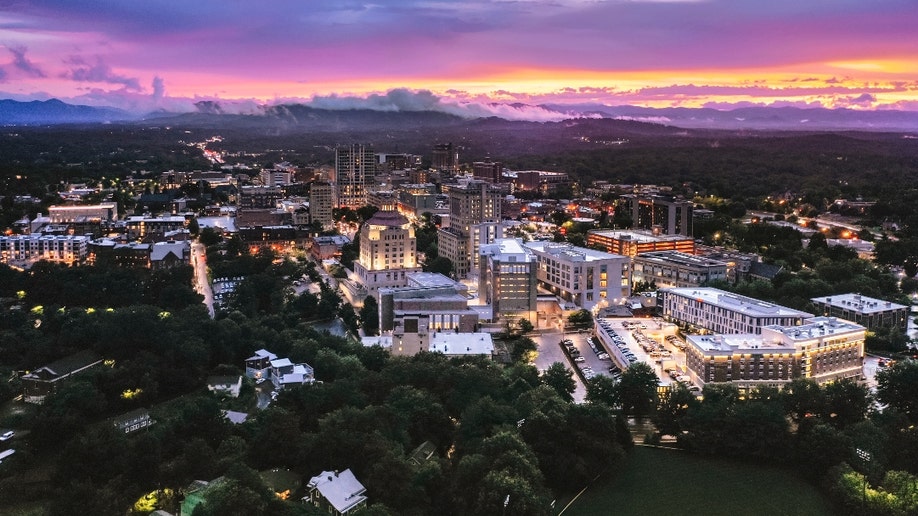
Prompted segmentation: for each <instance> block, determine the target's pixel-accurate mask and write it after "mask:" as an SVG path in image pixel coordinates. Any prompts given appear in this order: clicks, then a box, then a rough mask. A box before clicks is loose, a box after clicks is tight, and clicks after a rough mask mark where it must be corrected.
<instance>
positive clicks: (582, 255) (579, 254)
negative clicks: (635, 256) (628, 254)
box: [523, 240, 624, 262]
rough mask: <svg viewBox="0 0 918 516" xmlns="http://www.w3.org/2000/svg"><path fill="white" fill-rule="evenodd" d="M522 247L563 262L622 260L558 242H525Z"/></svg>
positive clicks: (603, 253) (616, 256)
mask: <svg viewBox="0 0 918 516" xmlns="http://www.w3.org/2000/svg"><path fill="white" fill-rule="evenodd" d="M523 245H525V246H526V247H528V248H529V249H532V250H533V251H535V252H537V253H545V254H550V255H552V256H554V257H556V258H558V259H559V260H565V261H569V262H596V261H600V260H611V259H614V258H624V256H622V255H620V254H614V253H607V252H604V251H597V250H595V249H588V248H586V247H575V246H573V245H571V244H565V243H559V242H544V241H540V240H535V241H532V242H526V243H525V244H523Z"/></svg>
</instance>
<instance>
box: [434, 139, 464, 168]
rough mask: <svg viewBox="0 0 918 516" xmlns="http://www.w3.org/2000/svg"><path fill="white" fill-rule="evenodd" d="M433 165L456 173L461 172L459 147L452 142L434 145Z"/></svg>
mask: <svg viewBox="0 0 918 516" xmlns="http://www.w3.org/2000/svg"><path fill="white" fill-rule="evenodd" d="M431 167H432V168H434V169H436V170H439V171H440V172H446V173H447V174H450V175H455V174H456V173H458V172H459V149H458V148H457V147H454V146H453V144H452V143H439V144H437V145H434V148H433V156H432V158H431Z"/></svg>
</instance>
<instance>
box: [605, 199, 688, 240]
mask: <svg viewBox="0 0 918 516" xmlns="http://www.w3.org/2000/svg"><path fill="white" fill-rule="evenodd" d="M621 200H622V204H623V206H622V208H624V210H625V211H626V212H627V213H628V214H629V215H631V220H632V223H633V225H632V227H633V228H635V229H646V230H653V229H657V228H658V229H659V231H660V232H661V233H663V234H664V235H683V236H689V237H690V236H692V210H693V208H694V205H693V204H692V202H691V201H686V200H684V199H677V198H674V197H670V196H662V195H636V194H628V195H623V196H622V197H621Z"/></svg>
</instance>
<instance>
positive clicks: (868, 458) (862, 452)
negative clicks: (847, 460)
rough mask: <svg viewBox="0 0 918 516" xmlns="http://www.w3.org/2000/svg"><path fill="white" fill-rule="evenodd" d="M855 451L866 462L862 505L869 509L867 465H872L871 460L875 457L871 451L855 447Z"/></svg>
mask: <svg viewBox="0 0 918 516" xmlns="http://www.w3.org/2000/svg"><path fill="white" fill-rule="evenodd" d="M854 451H855V452H856V453H857V457H858V458H859V459H861V461H863V462H864V482H863V487H862V489H861V507H862V508H863V509H864V510H866V509H867V467H868V466H869V465H870V461H871V459H872V458H873V457H872V456H871V455H870V452H869V451H867V450H862V449H860V448H855V449H854Z"/></svg>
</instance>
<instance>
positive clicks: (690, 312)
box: [661, 287, 813, 335]
mask: <svg viewBox="0 0 918 516" xmlns="http://www.w3.org/2000/svg"><path fill="white" fill-rule="evenodd" d="M661 292H662V294H663V317H665V318H666V319H667V320H669V321H672V322H675V323H677V324H680V325H682V326H685V327H687V328H688V329H689V331H690V332H691V333H696V332H697V333H723V334H735V333H751V334H755V335H758V334H760V333H762V328H764V327H765V326H775V325H777V326H797V325H800V324H803V321H804V320H805V319H809V318H811V317H813V314H809V313H806V312H801V311H799V310H794V309H792V308H787V307H784V306H780V305H776V304H773V303H767V302H765V301H760V300H758V299H754V298H751V297H746V296H741V295H739V294H733V293H730V292H727V291H724V290H720V289H716V288H703V287H697V288H667V289H663V290H661Z"/></svg>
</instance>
